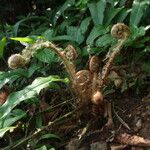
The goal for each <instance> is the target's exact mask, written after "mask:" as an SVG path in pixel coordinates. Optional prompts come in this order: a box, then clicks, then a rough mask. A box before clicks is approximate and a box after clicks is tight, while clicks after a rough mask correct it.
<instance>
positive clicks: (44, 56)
mask: <svg viewBox="0 0 150 150" xmlns="http://www.w3.org/2000/svg"><path fill="white" fill-rule="evenodd" d="M34 56H35V57H36V58H37V59H38V60H40V61H42V62H45V63H49V64H51V63H52V62H57V61H58V59H57V56H56V55H55V53H54V52H53V51H50V50H49V49H46V48H45V49H40V50H38V51H37V53H35V54H34Z"/></svg>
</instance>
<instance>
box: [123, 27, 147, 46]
mask: <svg viewBox="0 0 150 150" xmlns="http://www.w3.org/2000/svg"><path fill="white" fill-rule="evenodd" d="M130 30H131V36H130V38H129V40H127V42H126V45H127V46H129V45H130V46H131V45H132V46H134V44H135V45H136V46H138V45H137V43H135V42H136V41H135V40H136V39H137V38H139V37H142V36H144V35H145V33H146V32H145V28H144V27H139V28H138V27H135V26H133V27H130Z"/></svg>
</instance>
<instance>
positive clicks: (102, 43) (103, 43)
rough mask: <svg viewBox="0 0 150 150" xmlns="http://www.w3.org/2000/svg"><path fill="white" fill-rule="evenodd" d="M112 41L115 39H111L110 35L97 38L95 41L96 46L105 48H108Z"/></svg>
mask: <svg viewBox="0 0 150 150" xmlns="http://www.w3.org/2000/svg"><path fill="white" fill-rule="evenodd" d="M114 41H115V39H113V38H112V36H111V35H110V34H105V35H103V36H101V37H99V39H98V40H97V41H96V46H98V47H107V46H110V45H111V44H112V43H113V42H114Z"/></svg>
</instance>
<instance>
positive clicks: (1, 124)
mask: <svg viewBox="0 0 150 150" xmlns="http://www.w3.org/2000/svg"><path fill="white" fill-rule="evenodd" d="M25 116H26V112H24V111H23V110H21V109H15V110H13V111H12V113H10V114H9V115H8V116H7V117H6V118H4V119H1V120H0V128H1V129H2V128H5V127H9V126H11V125H12V124H13V123H15V122H16V121H18V120H19V119H21V118H23V117H25Z"/></svg>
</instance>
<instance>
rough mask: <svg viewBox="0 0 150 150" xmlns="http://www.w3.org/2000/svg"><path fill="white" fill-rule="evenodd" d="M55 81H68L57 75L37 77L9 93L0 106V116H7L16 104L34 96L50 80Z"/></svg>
mask: <svg viewBox="0 0 150 150" xmlns="http://www.w3.org/2000/svg"><path fill="white" fill-rule="evenodd" d="M56 81H60V82H65V83H66V82H68V80H67V79H60V78H59V77H58V76H49V77H39V78H37V79H35V80H34V81H33V82H32V84H31V85H28V86H27V87H25V88H24V89H23V90H21V91H18V92H14V93H11V94H10V95H9V97H8V99H7V101H6V102H5V103H4V104H3V105H2V106H1V107H0V118H3V117H5V116H7V115H8V114H9V113H10V111H11V110H12V109H13V108H15V107H16V106H17V105H18V104H20V103H21V102H23V101H25V100H28V99H30V98H33V97H35V96H36V95H37V94H39V92H40V90H41V89H43V88H45V87H48V86H49V84H50V83H51V82H56Z"/></svg>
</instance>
